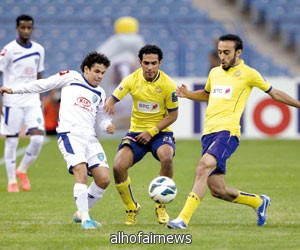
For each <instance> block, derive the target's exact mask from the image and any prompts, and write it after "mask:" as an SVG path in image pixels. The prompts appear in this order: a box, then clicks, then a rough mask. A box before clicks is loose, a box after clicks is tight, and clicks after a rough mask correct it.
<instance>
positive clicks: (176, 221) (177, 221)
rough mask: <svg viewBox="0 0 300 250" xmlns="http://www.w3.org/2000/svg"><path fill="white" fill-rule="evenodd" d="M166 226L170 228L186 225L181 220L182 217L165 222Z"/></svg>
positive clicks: (180, 227) (182, 227) (185, 226)
mask: <svg viewBox="0 0 300 250" xmlns="http://www.w3.org/2000/svg"><path fill="white" fill-rule="evenodd" d="M167 227H168V228H170V229H186V228H187V225H186V224H185V223H184V222H183V220H182V219H180V218H176V219H174V220H171V221H169V222H168V223H167Z"/></svg>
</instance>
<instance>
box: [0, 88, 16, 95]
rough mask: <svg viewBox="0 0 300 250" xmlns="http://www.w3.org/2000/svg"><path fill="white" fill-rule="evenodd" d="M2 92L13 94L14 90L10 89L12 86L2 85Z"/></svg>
mask: <svg viewBox="0 0 300 250" xmlns="http://www.w3.org/2000/svg"><path fill="white" fill-rule="evenodd" d="M0 93H1V95H3V94H4V93H6V94H12V93H13V92H12V89H10V88H6V87H0Z"/></svg>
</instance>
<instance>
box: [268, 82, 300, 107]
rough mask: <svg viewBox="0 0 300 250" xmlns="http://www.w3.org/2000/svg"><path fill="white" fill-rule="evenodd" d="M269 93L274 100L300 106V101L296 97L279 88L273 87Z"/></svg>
mask: <svg viewBox="0 0 300 250" xmlns="http://www.w3.org/2000/svg"><path fill="white" fill-rule="evenodd" d="M268 94H269V95H270V96H271V97H272V99H273V100H275V101H277V102H281V103H284V104H286V105H289V106H292V107H295V108H300V102H299V101H298V100H296V99H294V98H293V97H291V96H289V95H288V94H286V93H285V92H283V91H281V90H279V89H275V88H274V87H273V88H272V90H271V91H270V92H269V93H268Z"/></svg>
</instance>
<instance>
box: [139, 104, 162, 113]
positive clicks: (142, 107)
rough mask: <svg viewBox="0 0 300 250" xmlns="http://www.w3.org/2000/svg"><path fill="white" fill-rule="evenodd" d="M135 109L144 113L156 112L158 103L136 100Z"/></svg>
mask: <svg viewBox="0 0 300 250" xmlns="http://www.w3.org/2000/svg"><path fill="white" fill-rule="evenodd" d="M137 109H138V110H139V111H142V112H146V113H158V112H159V104H158V103H154V102H141V101H138V102H137Z"/></svg>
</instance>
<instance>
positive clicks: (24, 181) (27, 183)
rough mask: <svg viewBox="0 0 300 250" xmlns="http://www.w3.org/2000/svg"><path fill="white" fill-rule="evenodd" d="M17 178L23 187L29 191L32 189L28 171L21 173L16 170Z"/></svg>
mask: <svg viewBox="0 0 300 250" xmlns="http://www.w3.org/2000/svg"><path fill="white" fill-rule="evenodd" d="M16 175H17V178H18V179H19V181H20V185H21V188H22V189H23V190H24V191H29V190H30V189H31V186H30V181H29V179H28V176H27V174H26V173H20V172H18V170H17V171H16Z"/></svg>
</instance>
